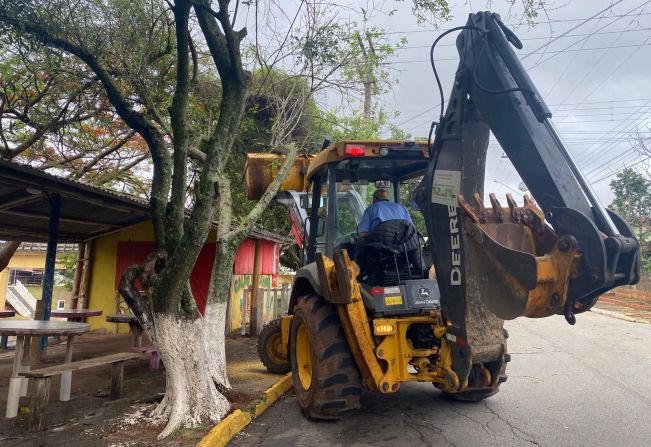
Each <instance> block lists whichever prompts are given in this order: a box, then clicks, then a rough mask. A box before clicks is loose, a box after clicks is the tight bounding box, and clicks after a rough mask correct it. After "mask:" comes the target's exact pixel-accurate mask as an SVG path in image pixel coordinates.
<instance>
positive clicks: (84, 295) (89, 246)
mask: <svg viewBox="0 0 651 447" xmlns="http://www.w3.org/2000/svg"><path fill="white" fill-rule="evenodd" d="M85 245H86V249H85V250H84V255H85V256H84V267H83V269H82V270H83V273H82V275H81V283H80V285H79V296H78V302H77V308H78V309H88V287H89V284H90V270H91V264H90V263H91V258H92V256H93V241H92V240H90V241H87V242H86V244H85ZM79 301H81V303H79Z"/></svg>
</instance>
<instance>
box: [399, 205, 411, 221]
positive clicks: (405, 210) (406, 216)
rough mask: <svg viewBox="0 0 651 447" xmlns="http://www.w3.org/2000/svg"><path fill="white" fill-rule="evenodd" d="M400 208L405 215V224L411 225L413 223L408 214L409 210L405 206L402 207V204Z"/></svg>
mask: <svg viewBox="0 0 651 447" xmlns="http://www.w3.org/2000/svg"><path fill="white" fill-rule="evenodd" d="M400 206H401V207H402V211H403V212H404V213H405V220H406V221H407V222H409V223H411V224H413V223H414V221H413V220H412V219H411V214H409V210H408V209H407V207H405V206H404V205H402V204H401V205H400Z"/></svg>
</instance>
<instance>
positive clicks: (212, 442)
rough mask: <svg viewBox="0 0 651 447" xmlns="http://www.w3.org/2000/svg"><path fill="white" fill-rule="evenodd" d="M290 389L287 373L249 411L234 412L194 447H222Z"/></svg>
mask: <svg viewBox="0 0 651 447" xmlns="http://www.w3.org/2000/svg"><path fill="white" fill-rule="evenodd" d="M291 388H292V373H287V374H285V375H284V376H283V378H282V379H280V380H279V381H278V382H276V383H274V384H273V385H272V386H271V387H269V388H267V390H265V391H264V392H263V393H262V399H261V400H260V401H259V402H258V403H256V404H255V407H253V408H252V409H250V410H239V409H237V410H235V411H233V412H232V413H231V414H229V415H228V416H226V417H225V418H224V419H222V420H221V421H220V422H219V423H218V424H217V425H215V426H214V427H213V428H212V430H210V432H208V434H207V435H206V436H204V437H203V438H202V439H201V441H199V443H198V444H197V445H196V447H224V446H225V445H226V444H228V443H229V442H230V440H231V439H233V438H234V437H235V435H237V434H238V433H239V432H240V431H242V430H243V429H244V428H245V427H246V426H247V425H249V424H250V423H251V422H252V421H253V420H254V419H255V418H257V417H259V416H260V415H261V414H262V413H264V412H265V411H267V409H268V408H269V407H271V406H272V405H273V404H274V403H275V402H276V401H277V400H278V399H280V398H281V397H282V396H283V394H285V393H286V392H287V391H289V390H290V389H291Z"/></svg>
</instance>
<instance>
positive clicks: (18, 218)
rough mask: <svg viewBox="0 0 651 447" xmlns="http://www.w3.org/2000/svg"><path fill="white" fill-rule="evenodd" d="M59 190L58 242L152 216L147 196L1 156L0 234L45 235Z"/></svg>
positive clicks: (3, 236)
mask: <svg viewBox="0 0 651 447" xmlns="http://www.w3.org/2000/svg"><path fill="white" fill-rule="evenodd" d="M53 194H59V195H60V196H61V211H60V219H59V239H58V240H59V242H80V241H84V240H87V239H91V238H94V237H97V236H99V235H102V234H105V233H108V232H111V231H114V230H117V229H120V228H124V227H127V226H130V225H133V224H136V223H139V222H142V221H145V220H147V219H149V217H150V212H149V205H148V204H147V202H145V201H143V200H140V199H135V198H132V197H127V196H125V195H121V194H118V193H116V192H113V191H107V190H105V189H101V188H97V187H93V186H89V185H85V184H83V183H80V182H76V181H72V180H69V179H65V178H61V177H57V176H55V175H52V174H48V173H47V172H43V171H41V170H38V169H36V168H33V167H31V166H26V165H19V164H16V163H12V162H9V161H6V160H0V239H3V240H24V241H32V242H41V241H47V234H48V219H49V214H50V202H49V200H50V197H51V196H52V195H53Z"/></svg>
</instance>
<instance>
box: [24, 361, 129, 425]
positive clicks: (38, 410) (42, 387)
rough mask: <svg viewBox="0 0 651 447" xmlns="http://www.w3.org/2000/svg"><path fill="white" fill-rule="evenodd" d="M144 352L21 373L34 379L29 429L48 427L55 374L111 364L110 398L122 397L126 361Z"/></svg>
mask: <svg viewBox="0 0 651 447" xmlns="http://www.w3.org/2000/svg"><path fill="white" fill-rule="evenodd" d="M141 356H142V354H136V353H133V352H120V353H117V354H109V355H105V356H102V357H95V358H92V359H86V360H79V361H77V362H71V363H63V364H61V365H54V366H48V367H47V368H41V369H34V370H31V371H29V372H22V373H20V375H21V376H24V377H28V378H31V379H33V380H34V385H35V386H34V391H33V394H32V404H31V406H32V408H31V410H32V413H31V416H30V419H29V430H30V431H32V432H36V431H42V430H45V429H46V428H47V424H46V420H45V410H46V407H47V403H48V400H49V398H50V381H51V379H52V377H53V376H58V375H61V374H63V373H66V372H70V373H72V371H79V370H82V369H86V368H94V367H96V366H102V365H108V364H109V363H110V364H111V394H110V398H111V399H113V400H115V399H120V398H121V397H122V391H123V388H124V362H125V361H127V360H131V359H136V358H141Z"/></svg>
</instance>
